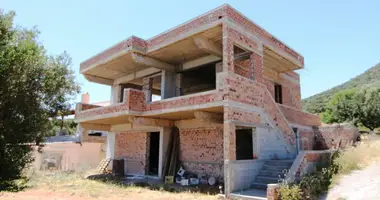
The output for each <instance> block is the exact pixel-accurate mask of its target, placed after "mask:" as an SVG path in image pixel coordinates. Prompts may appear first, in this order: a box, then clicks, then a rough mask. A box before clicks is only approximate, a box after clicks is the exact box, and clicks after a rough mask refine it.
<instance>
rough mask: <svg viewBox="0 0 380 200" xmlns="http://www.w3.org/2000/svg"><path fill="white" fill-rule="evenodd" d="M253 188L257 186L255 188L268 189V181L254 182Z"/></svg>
mask: <svg viewBox="0 0 380 200" xmlns="http://www.w3.org/2000/svg"><path fill="white" fill-rule="evenodd" d="M251 186H252V188H255V189H267V187H268V186H267V184H266V183H259V182H256V181H255V182H253V183H252V185H251Z"/></svg>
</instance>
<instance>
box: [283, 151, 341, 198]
mask: <svg viewBox="0 0 380 200" xmlns="http://www.w3.org/2000/svg"><path fill="white" fill-rule="evenodd" d="M339 155H340V153H339V152H336V153H334V154H333V155H332V156H331V160H329V161H328V162H326V163H322V164H321V165H320V166H317V167H316V168H315V170H314V172H313V173H310V174H307V175H305V176H302V178H301V180H300V182H299V183H297V184H295V183H282V184H281V185H280V190H279V195H280V198H281V199H294V200H303V199H311V200H318V199H319V197H320V196H321V195H322V194H323V193H324V192H327V190H328V189H329V186H330V185H331V183H332V180H333V177H334V175H335V174H337V173H338V172H339V168H340V166H339V164H338V162H337V161H336V160H337V158H339Z"/></svg>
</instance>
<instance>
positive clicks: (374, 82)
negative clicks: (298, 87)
mask: <svg viewBox="0 0 380 200" xmlns="http://www.w3.org/2000/svg"><path fill="white" fill-rule="evenodd" d="M365 87H380V63H378V64H377V65H375V66H373V67H372V68H370V69H368V70H367V71H365V72H364V73H362V74H360V75H359V76H356V77H355V78H352V79H351V80H349V81H347V82H345V83H343V84H341V85H338V86H335V87H333V88H331V89H329V90H326V91H324V92H321V93H319V94H316V95H313V96H311V97H308V98H306V99H303V100H302V105H303V109H304V110H306V111H307V112H311V113H321V112H323V111H324V107H325V105H326V103H327V102H328V101H329V100H330V98H331V97H332V96H333V95H334V94H335V93H337V92H339V91H342V90H346V89H353V88H365Z"/></svg>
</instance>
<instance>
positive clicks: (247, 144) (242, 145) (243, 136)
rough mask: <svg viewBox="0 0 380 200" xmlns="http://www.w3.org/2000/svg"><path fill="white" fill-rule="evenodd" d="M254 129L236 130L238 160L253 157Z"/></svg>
mask: <svg viewBox="0 0 380 200" xmlns="http://www.w3.org/2000/svg"><path fill="white" fill-rule="evenodd" d="M252 140H253V139H252V129H237V130H236V160H250V159H253V145H252V143H253V141H252Z"/></svg>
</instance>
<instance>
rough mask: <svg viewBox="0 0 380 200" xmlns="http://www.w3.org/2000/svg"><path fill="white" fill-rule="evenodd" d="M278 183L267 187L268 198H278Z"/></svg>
mask: <svg viewBox="0 0 380 200" xmlns="http://www.w3.org/2000/svg"><path fill="white" fill-rule="evenodd" d="M278 190H279V185H278V184H268V188H267V199H268V200H278Z"/></svg>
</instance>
